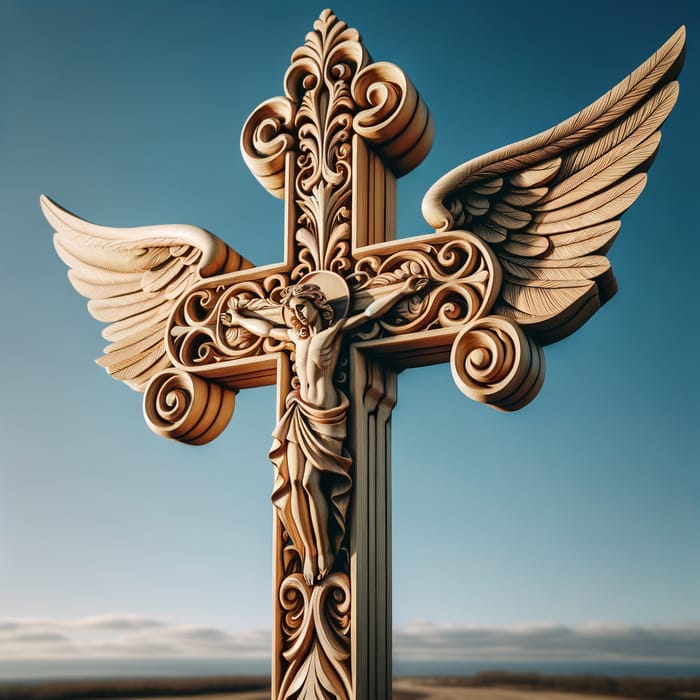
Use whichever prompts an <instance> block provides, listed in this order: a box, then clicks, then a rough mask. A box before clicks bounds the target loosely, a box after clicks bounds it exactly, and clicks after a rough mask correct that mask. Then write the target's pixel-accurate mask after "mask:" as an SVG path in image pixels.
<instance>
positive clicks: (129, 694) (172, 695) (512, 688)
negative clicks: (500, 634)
mask: <svg viewBox="0 0 700 700" xmlns="http://www.w3.org/2000/svg"><path fill="white" fill-rule="evenodd" d="M269 696H270V679H269V678H267V677H264V676H221V677H210V678H149V679H118V680H104V679H100V680H97V679H91V680H43V681H12V682H4V683H0V700H97V699H99V698H128V699H130V700H136V699H137V698H158V697H163V698H169V699H170V700H174V699H177V698H183V699H184V698H188V699H192V698H197V697H202V698H206V699H207V700H227V699H228V698H230V699H231V700H267V698H269ZM543 697H544V698H546V699H547V700H576V699H577V698H588V699H589V700H613V699H614V698H628V699H632V700H634V699H636V700H647V699H649V700H691V699H693V698H699V699H700V677H695V678H640V677H620V678H614V677H608V676H588V675H545V674H539V673H510V672H507V671H485V672H483V673H477V674H475V675H473V676H464V677H449V676H446V677H438V676H434V677H422V676H421V677H418V676H416V677H400V678H395V679H394V688H393V700H421V699H423V700H535V699H536V698H543Z"/></svg>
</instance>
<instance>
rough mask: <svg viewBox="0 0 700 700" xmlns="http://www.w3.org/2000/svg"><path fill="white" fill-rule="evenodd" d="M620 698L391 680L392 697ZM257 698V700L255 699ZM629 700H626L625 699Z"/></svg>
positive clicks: (471, 699)
mask: <svg viewBox="0 0 700 700" xmlns="http://www.w3.org/2000/svg"><path fill="white" fill-rule="evenodd" d="M542 698H545V699H546V700H582V698H586V699H587V700H620V697H619V696H617V697H613V696H611V695H589V694H586V695H582V694H581V693H564V692H559V691H552V690H541V689H537V690H521V689H516V688H464V687H461V688H459V687H457V688H455V687H450V686H447V685H436V684H435V683H434V682H431V681H428V682H425V681H420V680H414V679H404V680H395V681H394V700H419V699H420V700H542ZM256 700H257V699H256ZM628 700H629V699H628Z"/></svg>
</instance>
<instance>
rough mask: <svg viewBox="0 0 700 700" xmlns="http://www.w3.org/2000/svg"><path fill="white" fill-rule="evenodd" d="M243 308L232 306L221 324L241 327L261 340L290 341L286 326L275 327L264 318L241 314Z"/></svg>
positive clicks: (223, 315)
mask: <svg viewBox="0 0 700 700" xmlns="http://www.w3.org/2000/svg"><path fill="white" fill-rule="evenodd" d="M243 308H245V307H242V306H231V307H229V310H228V311H227V312H226V313H225V314H221V323H223V324H224V326H240V327H241V328H245V330H247V331H248V332H249V333H252V334H253V335H257V336H259V337H261V338H275V339H276V340H289V333H288V330H287V327H286V326H275V325H274V324H273V323H270V322H269V321H266V320H265V319H264V318H251V317H250V316H244V315H243V314H242V313H241V310H243Z"/></svg>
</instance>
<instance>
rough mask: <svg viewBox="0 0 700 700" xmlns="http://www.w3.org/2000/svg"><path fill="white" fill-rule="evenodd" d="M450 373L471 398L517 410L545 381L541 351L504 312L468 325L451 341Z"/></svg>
mask: <svg viewBox="0 0 700 700" xmlns="http://www.w3.org/2000/svg"><path fill="white" fill-rule="evenodd" d="M450 365H451V368H452V377H453V379H454V381H455V384H456V385H457V387H458V388H459V389H460V391H462V393H464V394H465V395H466V396H468V397H469V398H471V399H474V400H475V401H480V402H482V403H486V404H489V405H491V406H494V407H495V408H498V409H500V410H503V411H516V410H518V409H519V408H522V407H523V406H526V405H527V404H528V403H530V401H532V400H533V399H534V398H535V396H537V394H538V392H539V390H540V389H541V387H542V383H543V381H544V371H545V367H544V352H543V350H542V348H541V347H540V346H539V345H538V344H537V343H535V342H534V341H533V340H532V339H531V338H529V337H528V336H527V335H525V333H524V332H523V331H522V329H521V328H520V326H518V324H517V323H515V321H512V320H511V319H509V318H506V317H505V316H487V317H486V318H482V319H479V320H477V321H475V322H473V323H471V324H470V325H469V326H467V327H466V328H465V329H464V330H463V331H462V332H461V333H460V334H459V335H458V336H457V338H455V341H454V343H453V345H452V356H451V358H450Z"/></svg>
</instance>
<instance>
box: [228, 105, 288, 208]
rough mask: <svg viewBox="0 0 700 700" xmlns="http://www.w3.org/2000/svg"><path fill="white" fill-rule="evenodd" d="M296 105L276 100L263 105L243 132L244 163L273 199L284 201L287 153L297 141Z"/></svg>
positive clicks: (242, 151) (247, 122) (248, 121)
mask: <svg viewBox="0 0 700 700" xmlns="http://www.w3.org/2000/svg"><path fill="white" fill-rule="evenodd" d="M294 115H295V108H294V104H293V103H292V102H291V101H290V100H288V99H286V98H284V97H275V98H273V99H271V100H267V101H265V102H263V103H262V104H261V105H260V106H259V107H258V108H257V109H256V110H255V111H254V112H253V113H252V114H251V115H250V116H249V117H248V120H247V121H246V123H245V125H244V126H243V131H242V132H241V153H242V154H243V160H244V161H245V163H246V165H247V166H248V167H249V168H250V171H251V172H252V173H253V175H255V177H256V178H257V180H258V182H259V183H260V184H261V185H262V186H263V187H264V188H265V189H266V190H267V191H268V192H269V193H270V194H272V195H274V196H275V197H279V198H280V199H282V198H283V197H284V171H285V163H286V156H287V153H288V152H290V151H292V150H293V148H294V144H295V137H294V136H293V135H292V133H291V130H292V129H293V127H294Z"/></svg>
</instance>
